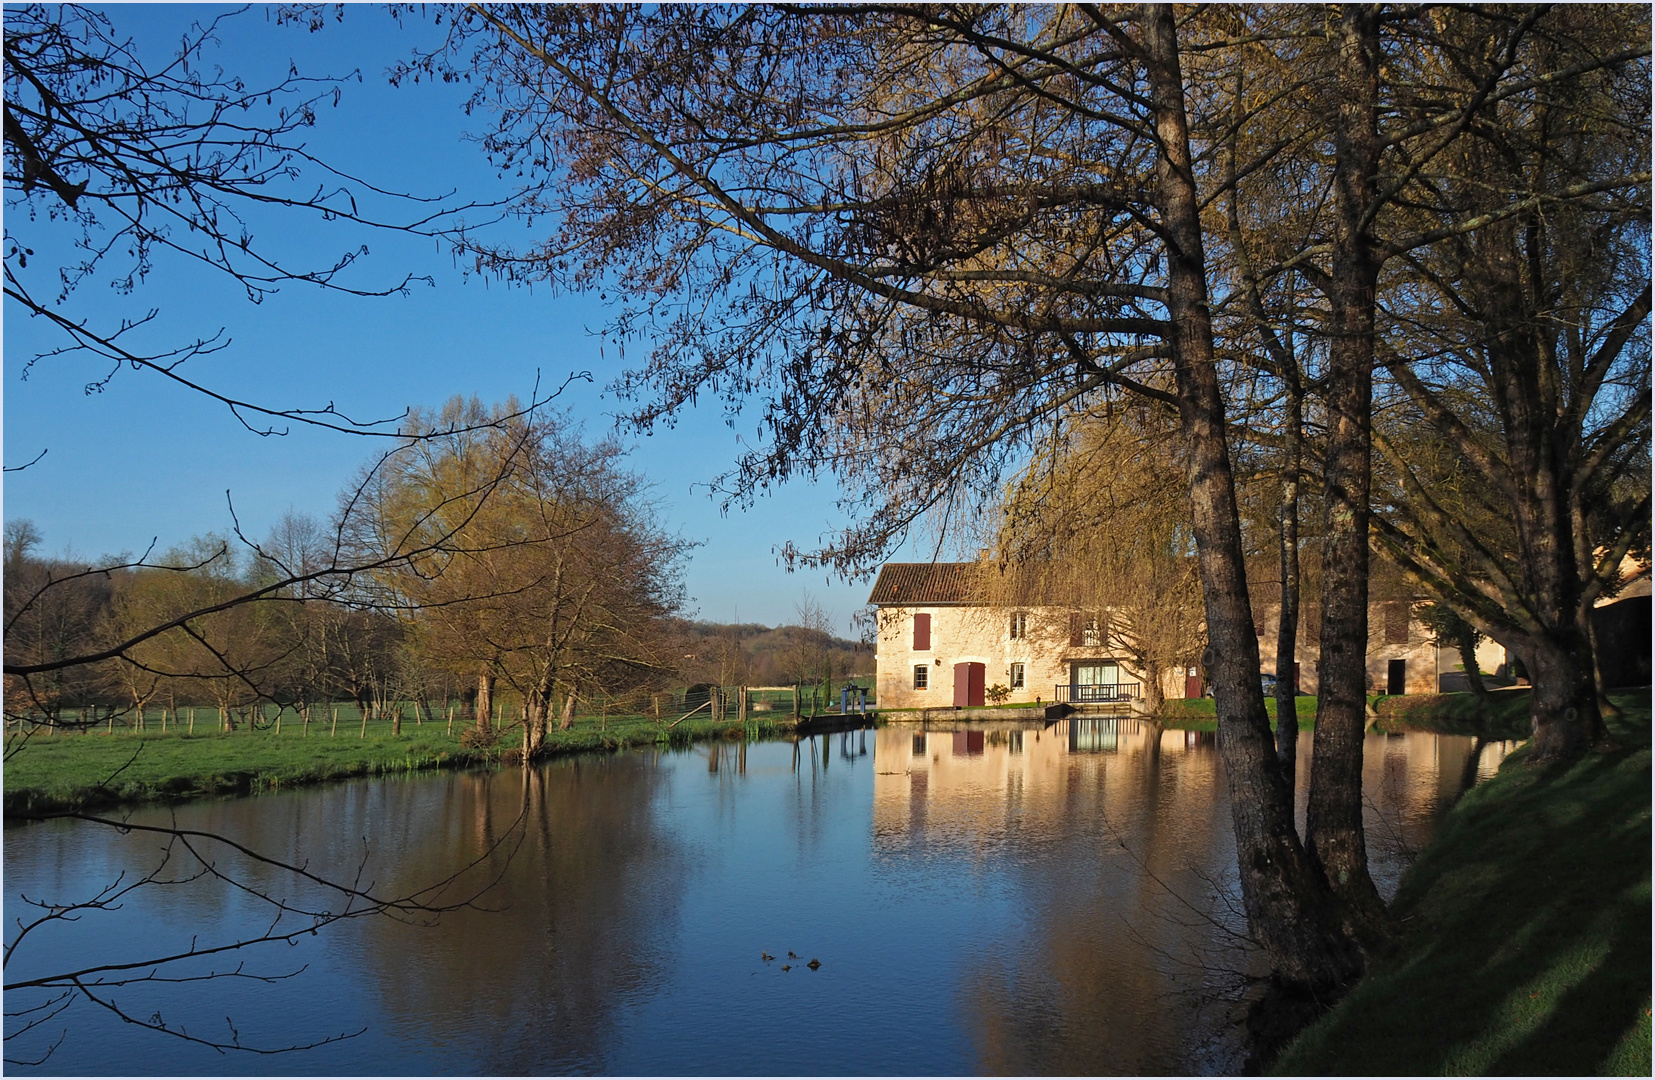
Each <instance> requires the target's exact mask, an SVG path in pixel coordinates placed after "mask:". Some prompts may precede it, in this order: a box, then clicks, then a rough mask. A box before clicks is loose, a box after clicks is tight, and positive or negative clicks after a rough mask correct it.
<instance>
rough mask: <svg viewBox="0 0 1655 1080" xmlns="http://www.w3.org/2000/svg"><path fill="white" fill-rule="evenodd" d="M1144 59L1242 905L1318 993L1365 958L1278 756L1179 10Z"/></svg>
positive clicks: (1291, 978) (1168, 16)
mask: <svg viewBox="0 0 1655 1080" xmlns="http://www.w3.org/2000/svg"><path fill="white" fill-rule="evenodd" d="M1144 14H1145V16H1146V18H1145V19H1144V20H1143V25H1144V49H1145V52H1144V61H1145V66H1146V69H1147V72H1146V73H1147V75H1148V79H1149V89H1150V97H1151V105H1152V109H1153V114H1154V119H1155V129H1156V134H1157V136H1158V137H1159V142H1160V146H1161V152H1160V156H1159V158H1158V160H1157V162H1156V168H1155V180H1156V185H1155V197H1156V209H1157V210H1158V212H1159V215H1160V218H1161V223H1162V228H1163V229H1164V231H1165V234H1166V236H1167V254H1168V263H1169V265H1168V275H1167V311H1168V315H1169V316H1170V318H1171V322H1172V331H1171V334H1170V341H1171V345H1172V352H1173V362H1174V370H1175V375H1176V385H1177V395H1178V406H1179V417H1180V420H1181V423H1182V430H1183V436H1184V441H1185V443H1186V449H1187V451H1188V455H1189V465H1188V468H1189V483H1190V502H1191V519H1192V523H1193V526H1194V533H1195V539H1196V549H1197V559H1198V562H1199V564H1200V569H1201V588H1202V594H1203V599H1204V601H1205V608H1206V616H1207V639H1208V642H1209V646H1208V649H1207V655H1206V656H1204V657H1203V661H1204V663H1205V665H1206V667H1207V669H1208V671H1209V672H1210V675H1211V678H1212V683H1213V698H1214V700H1215V703H1216V705H1217V710H1218V742H1219V752H1220V754H1221V755H1222V757H1223V760H1224V773H1225V777H1226V780H1227V781H1228V786H1229V790H1230V813H1231V819H1232V823H1233V826H1234V829H1235V837H1236V858H1237V862H1238V864H1239V870H1240V880H1241V894H1242V902H1243V905H1244V907H1245V909H1246V911H1247V917H1248V920H1249V922H1250V923H1251V924H1252V928H1253V932H1254V934H1255V935H1256V937H1257V938H1258V940H1259V942H1260V944H1261V945H1262V946H1263V947H1264V949H1265V952H1266V953H1267V955H1268V956H1269V958H1270V966H1271V968H1272V970H1273V971H1274V973H1275V975H1276V976H1277V978H1278V979H1280V980H1282V981H1283V982H1286V983H1290V984H1295V985H1299V986H1304V987H1309V988H1312V989H1315V990H1324V991H1325V990H1331V989H1334V988H1338V987H1342V986H1344V985H1346V984H1348V983H1349V981H1350V980H1351V979H1353V978H1354V977H1355V976H1356V975H1358V974H1359V973H1360V971H1361V967H1362V958H1361V955H1360V953H1359V952H1358V951H1357V950H1356V948H1355V947H1354V946H1353V943H1352V941H1351V939H1350V937H1349V936H1348V934H1347V933H1346V932H1345V930H1344V929H1343V927H1341V925H1340V923H1339V920H1338V919H1337V918H1336V913H1335V910H1334V904H1333V897H1332V894H1331V893H1330V892H1329V891H1328V888H1327V883H1326V882H1325V881H1324V880H1323V878H1322V876H1321V873H1320V871H1319V870H1318V868H1317V866H1316V864H1315V863H1314V862H1313V861H1312V860H1311V859H1310V858H1309V857H1308V855H1307V853H1306V851H1305V849H1304V848H1303V846H1302V845H1301V844H1300V843H1299V838H1298V834H1297V832H1296V831H1295V829H1294V823H1293V797H1292V792H1291V791H1290V790H1289V789H1288V788H1287V785H1286V783H1285V782H1284V780H1283V777H1282V773H1281V768H1280V765H1279V763H1278V762H1277V759H1276V754H1275V748H1274V745H1273V743H1274V740H1273V738H1272V736H1271V733H1270V723H1269V719H1268V717H1267V716H1266V714H1265V711H1264V696H1263V693H1262V692H1261V689H1260V687H1259V678H1258V673H1259V656H1258V639H1257V637H1256V636H1255V635H1254V633H1253V616H1252V608H1251V605H1250V603H1249V601H1248V595H1247V577H1246V567H1245V562H1244V556H1243V550H1244V549H1243V547H1242V542H1241V523H1240V517H1239V515H1238V513H1237V507H1236V499H1235V481H1234V477H1233V474H1232V472H1231V468H1230V456H1229V446H1228V443H1227V441H1226V438H1225V415H1224V402H1223V397H1222V395H1221V392H1220V388H1219V382H1218V371H1217V367H1216V363H1215V358H1214V353H1213V339H1212V318H1211V314H1210V310H1209V307H1208V296H1207V284H1206V256H1205V252H1204V250H1203V245H1202V234H1201V220H1200V201H1199V197H1198V194H1197V192H1196V188H1195V180H1194V174H1193V172H1192V171H1191V163H1190V149H1189V129H1188V121H1187V118H1186V115H1185V110H1184V89H1183V74H1182V71H1181V68H1180V63H1179V57H1178V39H1177V29H1176V23H1175V16H1174V14H1173V10H1172V8H1171V7H1170V6H1169V5H1152V6H1147V7H1146V8H1145V9H1144Z"/></svg>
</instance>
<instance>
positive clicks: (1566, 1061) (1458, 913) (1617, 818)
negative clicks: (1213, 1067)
mask: <svg viewBox="0 0 1655 1080" xmlns="http://www.w3.org/2000/svg"><path fill="white" fill-rule="evenodd" d="M1525 696H1526V695H1525ZM1456 697H1458V695H1456ZM1612 697H1613V698H1614V699H1615V700H1616V701H1617V704H1619V705H1620V706H1621V708H1622V709H1623V710H1624V712H1623V714H1622V716H1620V717H1617V718H1612V719H1611V720H1610V727H1611V732H1612V734H1613V735H1614V737H1615V739H1616V741H1617V743H1618V744H1619V745H1618V747H1617V748H1615V749H1613V750H1610V751H1607V752H1598V753H1592V754H1589V755H1587V756H1586V757H1585V758H1583V759H1581V760H1579V761H1576V762H1574V763H1572V764H1570V765H1568V766H1565V767H1561V768H1552V769H1541V768H1535V767H1532V766H1530V765H1528V764H1527V761H1526V759H1527V751H1528V748H1527V747H1526V746H1524V747H1519V748H1518V749H1517V750H1516V751H1514V752H1513V753H1512V754H1511V755H1509V756H1508V757H1507V758H1506V760H1505V762H1504V763H1503V764H1502V766H1501V769H1500V771H1499V773H1498V774H1497V775H1496V776H1495V777H1494V778H1492V779H1490V780H1489V781H1487V782H1485V783H1483V784H1479V785H1478V786H1477V787H1475V788H1473V789H1471V790H1470V791H1469V792H1467V793H1466V795H1465V796H1464V797H1463V798H1462V799H1461V800H1460V802H1459V803H1458V804H1457V805H1455V807H1454V808H1453V809H1452V810H1451V811H1450V812H1449V813H1448V815H1447V816H1446V817H1445V818H1444V819H1443V821H1442V824H1441V826H1440V827H1439V829H1438V830H1437V832H1436V836H1435V837H1434V838H1433V840H1432V842H1431V843H1430V844H1429V845H1428V846H1427V847H1426V849H1425V850H1424V851H1423V852H1421V854H1420V857H1419V858H1418V860H1417V861H1416V862H1415V863H1414V865H1413V866H1412V867H1410V868H1409V870H1408V871H1407V873H1406V874H1405V875H1404V876H1403V879H1402V883H1401V885H1400V887H1399V889H1398V891H1397V895H1396V899H1395V900H1394V901H1393V903H1392V906H1391V911H1392V914H1393V916H1394V918H1395V920H1396V924H1397V926H1398V927H1399V928H1400V929H1399V931H1398V934H1397V936H1396V938H1395V939H1393V940H1392V941H1391V942H1390V944H1389V945H1388V946H1387V948H1386V949H1385V950H1384V951H1383V952H1382V953H1381V954H1380V955H1379V956H1378V957H1377V958H1376V959H1375V961H1374V963H1373V965H1372V966H1371V968H1370V970H1369V972H1368V974H1367V975H1366V976H1365V977H1364V978H1363V979H1362V980H1361V981H1360V982H1359V983H1357V985H1356V986H1355V987H1354V988H1352V990H1351V991H1350V993H1349V994H1347V995H1346V996H1345V997H1344V998H1343V999H1342V1000H1341V1001H1340V1002H1339V1003H1338V1004H1336V1005H1335V1006H1334V1007H1333V1008H1332V1009H1330V1010H1329V1011H1328V1012H1327V1013H1326V1014H1325V1015H1323V1016H1322V1017H1321V1018H1320V1019H1318V1020H1317V1021H1316V1022H1315V1023H1312V1024H1311V1025H1310V1026H1309V1027H1307V1028H1305V1029H1304V1030H1303V1031H1302V1032H1300V1033H1299V1034H1298V1036H1297V1037H1295V1038H1294V1039H1293V1040H1292V1041H1291V1042H1290V1043H1289V1044H1288V1045H1287V1047H1286V1048H1285V1049H1284V1050H1283V1051H1282V1053H1281V1054H1280V1056H1279V1057H1278V1058H1277V1059H1276V1061H1275V1063H1274V1066H1273V1068H1272V1072H1274V1073H1275V1074H1276V1075H1287V1076H1293V1075H1344V1074H1359V1075H1361V1074H1365V1075H1463V1074H1492V1075H1500V1074H1505V1075H1521V1074H1535V1075H1546V1074H1550V1075H1591V1074H1598V1075H1628V1076H1647V1075H1649V1070H1650V1065H1651V1048H1650V970H1649V956H1650V949H1651V941H1650V895H1651V893H1650V880H1651V875H1650V850H1651V835H1650V792H1651V771H1650V757H1651V754H1650V703H1649V692H1648V690H1642V691H1638V692H1636V693H1633V694H1615V695H1612ZM1452 705H1453V707H1450V708H1448V709H1446V710H1440V709H1439V710H1438V712H1439V715H1435V716H1433V715H1432V714H1431V713H1430V712H1429V711H1428V710H1423V709H1420V710H1409V712H1411V713H1412V715H1408V716H1407V719H1405V720H1404V719H1402V718H1401V717H1391V718H1387V719H1388V723H1387V724H1386V725H1385V726H1387V727H1395V728H1398V729H1400V728H1402V727H1404V726H1409V727H1415V728H1421V729H1429V730H1436V731H1446V732H1447V733H1451V734H1463V733H1465V732H1463V731H1461V730H1459V729H1461V728H1462V727H1463V726H1464V725H1465V723H1466V721H1467V717H1466V716H1465V715H1462V713H1466V712H1469V711H1470V710H1472V709H1473V707H1474V706H1472V705H1470V704H1464V705H1463V706H1462V703H1460V702H1454V703H1452ZM1525 705H1526V702H1525ZM1506 734H1507V733H1506V732H1502V731H1498V730H1496V731H1493V732H1488V733H1487V734H1486V737H1490V738H1496V739H1497V738H1502V737H1506Z"/></svg>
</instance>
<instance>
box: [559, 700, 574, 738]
mask: <svg viewBox="0 0 1655 1080" xmlns="http://www.w3.org/2000/svg"><path fill="white" fill-rule="evenodd" d="M574 726H575V692H574V691H573V690H571V691H569V696H568V697H566V698H564V699H563V715H562V716H561V717H559V718H558V722H557V729H558V730H559V731H568V730H569V729H570V728H572V727H574Z"/></svg>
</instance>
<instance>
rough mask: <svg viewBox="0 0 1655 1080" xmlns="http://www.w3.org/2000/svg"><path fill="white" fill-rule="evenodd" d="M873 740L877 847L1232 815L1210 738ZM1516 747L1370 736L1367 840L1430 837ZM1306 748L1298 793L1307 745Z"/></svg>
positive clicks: (1120, 721) (1144, 724)
mask: <svg viewBox="0 0 1655 1080" xmlns="http://www.w3.org/2000/svg"><path fill="white" fill-rule="evenodd" d="M873 741H874V778H873V782H874V798H873V802H874V833H875V836H876V838H877V839H878V840H879V841H880V842H881V843H883V842H887V841H889V842H893V843H899V842H908V840H906V839H904V838H911V837H912V836H913V835H914V833H915V831H916V830H927V831H928V835H929V836H930V837H931V840H932V841H933V842H937V843H949V844H962V843H964V844H968V846H969V844H978V843H982V842H986V841H987V840H988V839H990V838H1003V837H1005V836H1006V835H1007V829H1008V823H1009V822H1011V821H1012V820H1013V819H1014V818H1016V819H1020V820H1021V821H1022V823H1023V824H1022V825H1021V826H1020V827H1019V828H1020V831H1019V835H1022V836H1025V837H1026V836H1029V835H1032V833H1031V831H1030V830H1031V825H1030V823H1031V822H1037V821H1039V820H1042V819H1044V818H1046V817H1054V818H1055V817H1061V816H1063V815H1066V814H1069V813H1071V812H1073V811H1074V808H1075V806H1076V800H1077V799H1078V800H1081V801H1082V802H1083V803H1084V804H1085V805H1087V806H1094V805H1095V806H1096V807H1098V808H1100V809H1102V810H1103V811H1105V813H1106V814H1107V815H1108V816H1109V817H1110V819H1111V820H1115V821H1119V822H1124V821H1126V820H1128V819H1129V818H1130V816H1131V815H1135V814H1152V815H1153V814H1160V813H1164V812H1166V811H1167V810H1168V809H1169V808H1170V807H1172V806H1177V807H1180V808H1181V809H1180V810H1179V814H1182V815H1184V816H1186V817H1187V816H1189V815H1200V814H1217V815H1220V816H1223V815H1226V814H1227V810H1226V809H1225V803H1224V801H1223V800H1222V799H1220V798H1215V797H1214V792H1216V791H1217V790H1218V789H1219V786H1220V785H1219V779H1218V773H1219V761H1218V754H1217V747H1216V744H1215V740H1214V736H1213V735H1212V734H1211V733H1209V732H1196V731H1183V730H1179V729H1176V728H1163V727H1161V726H1160V725H1159V724H1155V723H1151V722H1149V721H1147V720H1140V719H1138V718H1136V717H1130V716H1083V715H1082V716H1071V717H1068V718H1067V719H1064V720H1059V721H1056V722H1053V723H1050V724H1039V723H1029V724H1022V725H1017V726H1013V725H1010V724H989V725H976V726H972V727H954V726H951V727H946V728H941V729H938V728H923V729H920V730H916V729H915V728H914V727H911V726H908V725H900V726H899V725H892V726H887V727H882V728H879V729H877V731H875V732H874V740H873ZM1516 745H1517V744H1516V743H1515V742H1486V743H1485V742H1483V741H1481V740H1474V739H1471V738H1469V737H1464V736H1454V735H1435V734H1431V733H1427V732H1408V733H1405V734H1400V735H1392V736H1381V735H1370V736H1368V745H1367V748H1366V752H1365V753H1364V755H1363V766H1362V768H1363V782H1362V783H1363V790H1364V792H1365V793H1366V795H1367V799H1366V800H1365V802H1366V805H1367V810H1366V814H1367V816H1368V817H1369V818H1370V821H1369V827H1370V830H1371V833H1370V836H1371V839H1370V842H1371V843H1395V842H1398V841H1401V842H1402V843H1403V844H1404V846H1406V845H1409V844H1414V845H1417V844H1418V843H1420V842H1423V838H1424V837H1425V836H1427V835H1429V830H1430V828H1431V823H1432V822H1434V821H1435V820H1436V818H1437V817H1438V816H1440V815H1441V814H1442V813H1443V812H1445V811H1446V810H1447V808H1448V807H1449V806H1451V805H1453V803H1454V802H1455V800H1457V799H1458V797H1459V795H1460V793H1461V792H1462V791H1464V790H1465V789H1466V788H1468V787H1470V786H1471V785H1472V784H1474V783H1476V782H1477V781H1479V780H1483V779H1487V778H1488V777H1490V776H1492V775H1493V774H1494V772H1495V771H1496V770H1497V769H1498V768H1499V765H1500V762H1501V760H1502V759H1504V757H1505V755H1506V754H1508V753H1510V752H1511V751H1512V750H1513V749H1515V748H1516ZM1299 753H1300V761H1299V770H1298V774H1299V778H1300V785H1301V786H1300V792H1301V795H1302V794H1303V791H1304V785H1305V784H1306V782H1307V778H1308V776H1309V773H1310V755H1311V753H1312V745H1311V740H1310V739H1304V740H1302V741H1301V743H1300V747H1299ZM1191 792H1198V793H1199V796H1198V797H1196V798H1193V799H1192V798H1191V796H1190V793H1191ZM1173 819H1174V820H1184V817H1180V816H1178V815H1177V814H1175V815H1174V817H1173ZM1215 820H1216V819H1215ZM1035 831H1036V832H1037V831H1038V830H1035ZM1397 869H1398V871H1400V867H1398V868H1397ZM1394 885H1395V881H1394V880H1392V881H1390V882H1389V883H1388V884H1387V886H1386V887H1387V889H1389V888H1392V887H1394Z"/></svg>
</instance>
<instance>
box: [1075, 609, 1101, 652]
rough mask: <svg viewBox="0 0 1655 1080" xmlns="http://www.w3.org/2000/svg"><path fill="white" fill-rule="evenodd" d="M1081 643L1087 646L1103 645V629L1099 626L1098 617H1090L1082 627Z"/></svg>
mask: <svg viewBox="0 0 1655 1080" xmlns="http://www.w3.org/2000/svg"><path fill="white" fill-rule="evenodd" d="M1080 643H1081V644H1082V645H1087V646H1100V645H1102V644H1103V629H1102V627H1101V626H1100V625H1099V622H1098V617H1097V616H1096V615H1088V616H1087V617H1086V621H1085V622H1084V623H1083V624H1082V625H1081V631H1080Z"/></svg>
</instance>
